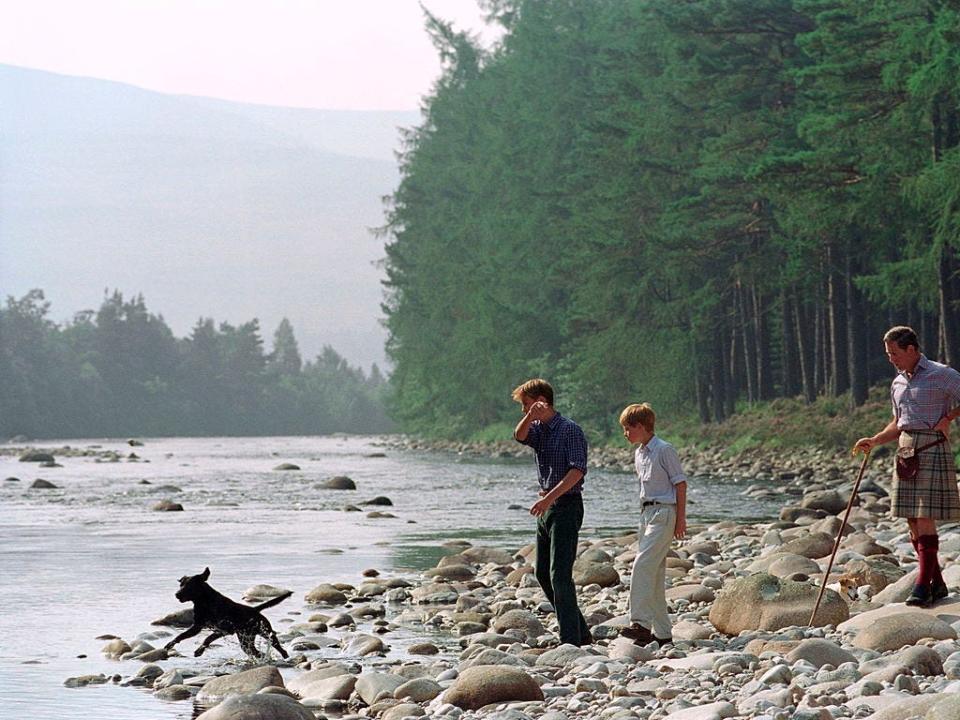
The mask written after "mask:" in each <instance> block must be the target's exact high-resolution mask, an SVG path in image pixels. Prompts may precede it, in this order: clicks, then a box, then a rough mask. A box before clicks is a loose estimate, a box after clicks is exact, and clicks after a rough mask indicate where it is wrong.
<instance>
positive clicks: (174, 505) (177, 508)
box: [150, 499, 183, 512]
mask: <svg viewBox="0 0 960 720" xmlns="http://www.w3.org/2000/svg"><path fill="white" fill-rule="evenodd" d="M150 509H151V510H153V511H155V512H183V505H181V504H180V503H178V502H174V501H173V500H170V499H164V500H160V501H159V502H157V503H154V505H153V507H151V508H150Z"/></svg>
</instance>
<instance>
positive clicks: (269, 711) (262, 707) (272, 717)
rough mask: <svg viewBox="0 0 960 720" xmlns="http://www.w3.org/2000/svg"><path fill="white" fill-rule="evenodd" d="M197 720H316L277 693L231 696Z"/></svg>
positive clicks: (307, 711)
mask: <svg viewBox="0 0 960 720" xmlns="http://www.w3.org/2000/svg"><path fill="white" fill-rule="evenodd" d="M197 720H316V715H314V714H313V713H312V712H311V711H310V710H308V709H307V708H305V707H304V706H303V705H301V704H300V703H298V702H297V701H296V700H294V699H293V698H289V697H287V696H286V695H281V694H278V693H258V694H255V695H231V696H230V697H228V698H227V699H226V700H224V701H223V702H221V703H220V704H219V705H217V706H216V707H213V708H210V709H209V710H207V711H206V712H204V713H201V714H200V715H198V716H197Z"/></svg>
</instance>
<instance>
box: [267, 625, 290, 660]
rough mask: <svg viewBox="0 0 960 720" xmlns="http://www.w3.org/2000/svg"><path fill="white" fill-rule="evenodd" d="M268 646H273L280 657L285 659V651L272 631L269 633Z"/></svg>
mask: <svg viewBox="0 0 960 720" xmlns="http://www.w3.org/2000/svg"><path fill="white" fill-rule="evenodd" d="M269 639H270V644H271V645H273V646H274V647H275V648H276V649H277V651H278V652H279V653H280V657H282V658H284V659H286V658H287V657H288V656H287V651H286V650H284V649H283V646H282V645H281V644H280V639H279V638H278V637H277V633H275V632H274V631H273V630H271V631H270V638H269Z"/></svg>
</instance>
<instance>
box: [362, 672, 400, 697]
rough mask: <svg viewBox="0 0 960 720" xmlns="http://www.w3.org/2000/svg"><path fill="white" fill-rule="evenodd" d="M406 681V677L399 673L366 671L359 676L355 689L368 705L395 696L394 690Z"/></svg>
mask: <svg viewBox="0 0 960 720" xmlns="http://www.w3.org/2000/svg"><path fill="white" fill-rule="evenodd" d="M405 682H406V678H403V677H400V676H399V675H392V674H390V673H380V672H365V673H361V674H360V675H359V676H358V677H357V684H356V686H355V687H354V690H355V692H356V693H357V695H359V696H360V699H361V700H363V701H364V702H365V703H366V704H367V705H373V704H374V703H375V702H376V701H377V700H379V699H381V698H384V697H389V698H392V697H393V696H394V695H393V691H394V690H396V689H397V688H398V687H400V686H401V685H403V684H404V683H405Z"/></svg>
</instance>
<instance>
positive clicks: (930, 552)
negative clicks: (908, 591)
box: [914, 535, 943, 585]
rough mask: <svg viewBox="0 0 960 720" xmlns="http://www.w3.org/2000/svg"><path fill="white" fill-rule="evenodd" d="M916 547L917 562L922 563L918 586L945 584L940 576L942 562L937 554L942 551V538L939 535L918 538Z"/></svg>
mask: <svg viewBox="0 0 960 720" xmlns="http://www.w3.org/2000/svg"><path fill="white" fill-rule="evenodd" d="M914 547H916V548H917V560H919V562H920V575H919V577H918V578H917V585H930V584H934V585H939V584H941V583H943V575H941V574H940V561H939V560H938V559H937V552H938V551H939V550H940V537H939V536H937V535H921V536H920V537H919V538H917V540H916V542H915V544H914Z"/></svg>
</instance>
